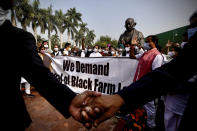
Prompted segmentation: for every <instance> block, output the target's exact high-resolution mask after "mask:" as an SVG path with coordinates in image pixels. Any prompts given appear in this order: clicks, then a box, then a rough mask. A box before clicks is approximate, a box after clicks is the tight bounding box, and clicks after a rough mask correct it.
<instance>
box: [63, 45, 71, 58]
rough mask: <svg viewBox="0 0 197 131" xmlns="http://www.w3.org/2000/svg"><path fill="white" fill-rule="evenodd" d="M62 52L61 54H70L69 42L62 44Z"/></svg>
mask: <svg viewBox="0 0 197 131" xmlns="http://www.w3.org/2000/svg"><path fill="white" fill-rule="evenodd" d="M62 54H63V56H70V55H71V44H70V43H68V42H67V43H66V44H65V46H64V49H62Z"/></svg>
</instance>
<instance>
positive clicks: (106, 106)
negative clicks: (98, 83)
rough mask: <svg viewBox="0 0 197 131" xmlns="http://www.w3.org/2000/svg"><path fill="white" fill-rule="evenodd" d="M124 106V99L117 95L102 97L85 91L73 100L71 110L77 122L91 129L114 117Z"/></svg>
mask: <svg viewBox="0 0 197 131" xmlns="http://www.w3.org/2000/svg"><path fill="white" fill-rule="evenodd" d="M123 104H124V101H123V99H122V98H121V97H120V96H119V95H117V94H115V95H101V94H100V93H97V92H92V91H85V92H84V93H82V94H80V95H78V96H76V97H75V98H74V99H73V101H72V103H71V105H70V108H69V110H70V113H71V115H72V116H73V118H74V119H75V120H77V121H79V122H81V123H83V124H84V126H85V127H86V128H91V127H92V126H95V127H97V126H98V125H99V124H100V123H101V122H103V121H105V120H107V119H109V118H111V117H112V116H114V115H115V113H116V112H117V111H119V109H120V107H121V106H122V105H123Z"/></svg>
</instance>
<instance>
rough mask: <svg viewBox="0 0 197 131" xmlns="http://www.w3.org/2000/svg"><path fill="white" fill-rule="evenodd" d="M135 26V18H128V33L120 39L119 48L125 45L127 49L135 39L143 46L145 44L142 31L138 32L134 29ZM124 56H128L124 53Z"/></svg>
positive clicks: (126, 22) (126, 24)
mask: <svg viewBox="0 0 197 131" xmlns="http://www.w3.org/2000/svg"><path fill="white" fill-rule="evenodd" d="M135 26H136V22H135V21H134V19H133V18H128V19H127V20H126V21H125V28H126V31H125V32H124V33H123V34H121V36H120V38H119V41H118V45H119V47H120V45H124V47H126V45H130V44H131V42H132V40H134V39H136V41H137V42H138V43H139V44H141V45H142V46H143V44H144V37H143V34H142V33H141V32H140V31H138V30H136V29H135V28H134V27H135ZM125 49H126V48H125ZM123 56H126V52H124V53H123Z"/></svg>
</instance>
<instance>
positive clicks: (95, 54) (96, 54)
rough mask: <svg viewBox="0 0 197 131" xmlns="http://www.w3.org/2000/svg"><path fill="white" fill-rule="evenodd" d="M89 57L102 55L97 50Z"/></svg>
mask: <svg viewBox="0 0 197 131" xmlns="http://www.w3.org/2000/svg"><path fill="white" fill-rule="evenodd" d="M89 57H102V55H101V54H100V53H99V52H93V53H91V54H90V56H89Z"/></svg>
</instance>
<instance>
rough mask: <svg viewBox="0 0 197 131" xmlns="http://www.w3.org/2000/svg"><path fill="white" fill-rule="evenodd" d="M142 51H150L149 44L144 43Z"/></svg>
mask: <svg viewBox="0 0 197 131" xmlns="http://www.w3.org/2000/svg"><path fill="white" fill-rule="evenodd" d="M144 49H145V50H150V49H151V48H150V46H149V44H148V43H146V42H145V43H144Z"/></svg>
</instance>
